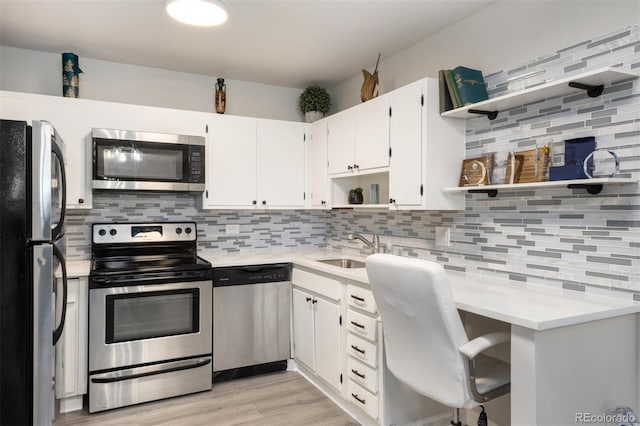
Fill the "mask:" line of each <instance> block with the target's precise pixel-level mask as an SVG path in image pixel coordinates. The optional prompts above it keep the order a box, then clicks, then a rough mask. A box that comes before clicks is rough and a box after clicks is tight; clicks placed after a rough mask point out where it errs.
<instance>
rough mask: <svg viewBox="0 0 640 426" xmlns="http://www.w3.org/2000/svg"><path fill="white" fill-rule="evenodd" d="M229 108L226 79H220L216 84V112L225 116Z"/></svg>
mask: <svg viewBox="0 0 640 426" xmlns="http://www.w3.org/2000/svg"><path fill="white" fill-rule="evenodd" d="M226 107H227V85H226V84H224V78H219V79H218V82H217V83H216V112H217V113H218V114H224V110H225V109H226Z"/></svg>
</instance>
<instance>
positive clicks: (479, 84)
mask: <svg viewBox="0 0 640 426" xmlns="http://www.w3.org/2000/svg"><path fill="white" fill-rule="evenodd" d="M453 78H454V83H455V88H456V89H457V91H458V94H459V99H458V101H459V103H460V106H465V105H470V104H475V103H476V102H481V101H486V100H487V99H489V95H488V94H487V87H486V85H485V82H484V77H483V76H482V71H480V70H475V69H472V68H467V67H462V66H460V67H456V68H454V69H453Z"/></svg>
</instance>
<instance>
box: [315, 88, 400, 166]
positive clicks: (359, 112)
mask: <svg viewBox="0 0 640 426" xmlns="http://www.w3.org/2000/svg"><path fill="white" fill-rule="evenodd" d="M326 122H327V126H328V129H329V135H328V141H327V146H328V160H329V174H330V175H335V174H342V173H346V174H357V173H359V172H361V171H366V170H371V169H378V168H383V167H387V166H389V96H387V95H384V96H380V97H378V98H375V99H372V100H370V101H367V102H365V103H363V104H361V105H357V106H355V107H353V108H350V109H348V110H345V111H342V112H339V113H337V114H335V115H332V116H330V117H328V118H327V119H326Z"/></svg>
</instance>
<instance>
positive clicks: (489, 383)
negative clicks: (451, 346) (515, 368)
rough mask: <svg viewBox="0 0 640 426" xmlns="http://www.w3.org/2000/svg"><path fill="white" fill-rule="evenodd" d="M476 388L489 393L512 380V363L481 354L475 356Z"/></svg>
mask: <svg viewBox="0 0 640 426" xmlns="http://www.w3.org/2000/svg"><path fill="white" fill-rule="evenodd" d="M475 363H476V388H477V389H478V392H480V393H487V392H489V391H491V390H493V389H496V388H498V387H500V386H502V385H506V384H507V383H509V382H510V381H511V374H510V369H511V367H510V365H509V364H507V363H506V362H502V361H500V360H499V359H496V358H493V357H490V356H486V355H482V354H479V355H478V356H477V357H475Z"/></svg>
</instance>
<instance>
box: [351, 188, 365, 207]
mask: <svg viewBox="0 0 640 426" xmlns="http://www.w3.org/2000/svg"><path fill="white" fill-rule="evenodd" d="M362 203H364V196H363V195H362V188H356V189H351V190H349V204H362Z"/></svg>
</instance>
